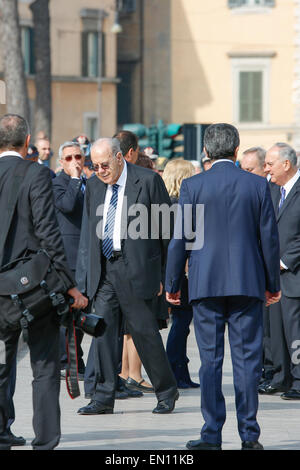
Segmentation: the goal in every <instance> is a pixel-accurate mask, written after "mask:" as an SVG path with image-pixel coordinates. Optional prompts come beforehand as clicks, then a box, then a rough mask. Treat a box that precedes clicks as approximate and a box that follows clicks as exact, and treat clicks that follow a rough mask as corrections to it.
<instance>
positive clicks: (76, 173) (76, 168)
mask: <svg viewBox="0 0 300 470" xmlns="http://www.w3.org/2000/svg"><path fill="white" fill-rule="evenodd" d="M81 171H82V170H81V167H80V165H78V163H77V162H74V161H73V160H72V163H71V165H70V176H71V178H80V175H81Z"/></svg>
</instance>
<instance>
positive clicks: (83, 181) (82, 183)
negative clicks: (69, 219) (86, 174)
mask: <svg viewBox="0 0 300 470" xmlns="http://www.w3.org/2000/svg"><path fill="white" fill-rule="evenodd" d="M80 179H81V186H80V190H81V192H82V193H83V194H84V193H85V187H86V180H85V178H80Z"/></svg>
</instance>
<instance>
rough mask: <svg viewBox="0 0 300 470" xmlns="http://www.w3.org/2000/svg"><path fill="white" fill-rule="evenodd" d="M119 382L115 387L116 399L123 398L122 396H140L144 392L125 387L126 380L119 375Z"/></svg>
mask: <svg viewBox="0 0 300 470" xmlns="http://www.w3.org/2000/svg"><path fill="white" fill-rule="evenodd" d="M119 379H120V380H119V384H118V386H117V389H116V395H115V398H116V399H124V398H139V397H142V396H143V395H144V394H143V392H140V391H138V390H131V389H130V388H128V387H126V380H125V379H122V377H119Z"/></svg>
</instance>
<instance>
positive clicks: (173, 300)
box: [166, 290, 181, 305]
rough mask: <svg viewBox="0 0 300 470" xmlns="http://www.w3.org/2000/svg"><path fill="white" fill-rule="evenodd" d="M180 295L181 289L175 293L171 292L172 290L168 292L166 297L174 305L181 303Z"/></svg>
mask: <svg viewBox="0 0 300 470" xmlns="http://www.w3.org/2000/svg"><path fill="white" fill-rule="evenodd" d="M180 297H181V291H180V290H179V291H178V292H175V293H174V294H170V292H166V299H167V302H169V303H170V304H172V305H180Z"/></svg>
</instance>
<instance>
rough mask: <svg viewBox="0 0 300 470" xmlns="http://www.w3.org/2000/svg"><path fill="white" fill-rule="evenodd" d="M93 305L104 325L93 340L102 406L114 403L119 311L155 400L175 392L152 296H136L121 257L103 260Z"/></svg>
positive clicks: (117, 364)
mask: <svg viewBox="0 0 300 470" xmlns="http://www.w3.org/2000/svg"><path fill="white" fill-rule="evenodd" d="M94 308H95V313H96V314H97V315H99V316H101V317H103V318H104V320H105V322H106V325H107V326H106V331H105V333H104V334H103V336H101V337H100V338H94V339H93V343H94V344H93V347H94V353H95V356H94V361H95V374H96V383H95V392H94V396H93V399H94V400H96V401H98V402H100V403H101V404H102V405H104V406H107V407H113V406H114V399H115V389H116V385H117V373H118V367H119V359H120V355H119V336H120V328H121V325H122V322H121V321H120V310H121V312H122V314H123V315H124V319H125V321H126V324H127V328H128V332H129V333H130V334H131V335H132V338H133V342H134V344H135V347H136V349H137V352H138V354H139V356H140V359H141V361H142V364H143V366H144V368H145V370H146V372H147V374H148V377H149V379H150V381H151V383H152V385H153V387H154V390H155V393H156V396H157V398H158V400H164V399H166V398H169V397H173V396H174V395H175V393H176V391H177V385H176V380H175V377H174V375H173V372H172V370H171V367H170V364H169V361H168V358H167V355H166V351H165V349H164V345H163V341H162V338H161V335H160V333H159V328H158V323H157V319H156V315H155V312H153V309H152V302H151V299H149V300H145V299H139V298H137V297H136V295H135V292H134V291H133V289H132V286H131V283H130V281H129V279H128V275H127V270H126V265H125V262H124V260H123V258H122V257H120V258H118V259H116V260H114V261H104V259H103V260H102V276H101V280H100V284H99V289H98V292H97V294H96V296H95V299H94Z"/></svg>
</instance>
